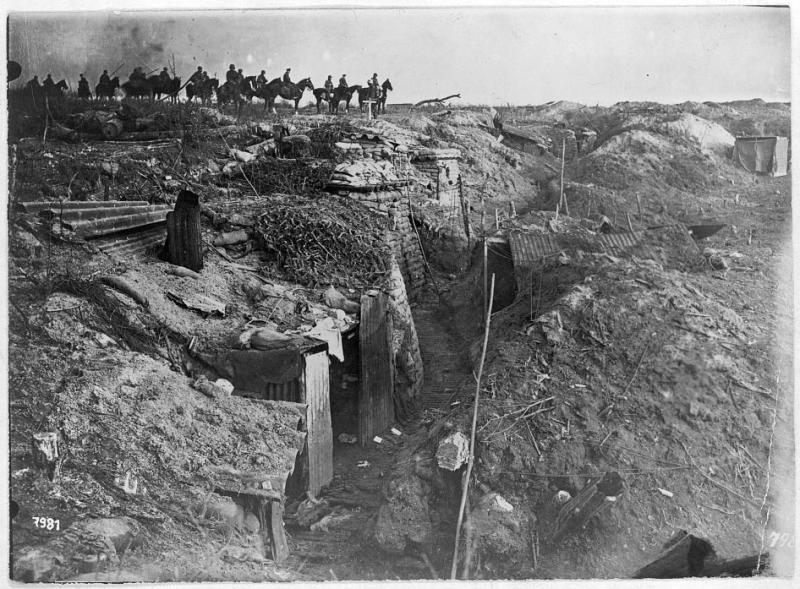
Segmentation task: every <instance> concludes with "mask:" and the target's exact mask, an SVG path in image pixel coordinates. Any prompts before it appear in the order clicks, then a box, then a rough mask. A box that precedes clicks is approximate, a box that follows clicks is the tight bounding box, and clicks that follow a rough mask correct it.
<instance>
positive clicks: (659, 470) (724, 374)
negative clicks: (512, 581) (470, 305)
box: [474, 181, 793, 578]
mask: <svg viewBox="0 0 800 589" xmlns="http://www.w3.org/2000/svg"><path fill="white" fill-rule="evenodd" d="M775 185H778V186H781V188H782V189H784V187H785V183H783V182H780V181H776V182H775V183H774V184H773V186H775ZM774 190H775V189H774V188H769V187H768V186H763V187H761V191H760V192H759V193H756V194H752V193H751V196H750V199H748V204H749V205H750V206H748V207H746V208H744V207H743V208H740V209H739V212H738V222H740V223H741V222H742V218H743V217H742V215H745V216H746V217H747V218H749V219H750V220H751V221H754V222H755V223H757V226H758V228H759V229H758V235H759V243H758V244H755V243H753V244H752V245H750V246H748V244H747V238H746V237H744V236H742V235H741V233H737V234H735V235H734V234H732V233H725V234H723V235H719V236H716V237H715V238H714V239H713V240H712V241H711V242H710V243H709V245H710V247H712V248H720V249H721V250H722V251H723V252H727V253H725V254H724V255H727V256H729V257H728V259H729V260H730V265H731V266H732V267H733V269H731V270H728V271H726V272H719V271H712V270H711V269H710V268H707V269H705V270H702V269H701V270H695V271H690V272H684V271H680V270H666V269H664V268H663V267H662V266H660V265H659V264H657V263H655V262H652V261H647V260H636V259H632V260H609V259H608V258H606V257H604V256H595V255H586V256H584V257H583V258H578V257H574V256H572V257H570V258H568V259H563V258H562V259H561V260H559V261H558V262H555V263H553V264H550V265H548V266H545V267H544V268H543V269H542V270H543V271H542V273H541V277H542V278H541V280H542V282H541V283H540V287H539V289H538V292H539V295H540V296H537V295H536V294H534V300H533V301H528V300H527V297H523V298H522V300H520V301H519V303H518V304H515V305H514V306H512V307H509V308H508V309H507V310H504V311H501V312H500V313H499V314H497V316H496V317H495V318H493V329H492V333H493V335H492V338H491V340H490V345H489V348H490V359H489V361H488V363H487V367H486V369H485V372H486V374H487V375H490V376H489V377H488V378H489V379H490V380H489V382H487V386H489V383H491V388H490V389H488V390H487V391H486V393H485V395H484V397H483V401H482V406H481V412H480V416H479V428H478V441H479V450H478V451H479V457H478V466H477V471H478V474H477V475H476V478H477V483H476V487H477V486H479V485H480V484H481V483H485V484H486V485H488V486H490V487H491V488H492V490H494V491H497V492H499V493H501V495H502V496H503V497H505V498H506V499H507V500H508V501H509V502H510V503H511V504H512V505H513V506H514V508H515V510H519V512H520V513H519V514H518V516H517V517H518V519H519V520H520V521H525V520H526V517H528V515H527V514H530V513H531V512H535V513H536V514H537V515H538V516H539V517H540V519H541V517H542V514H546V513H547V511H548V508H550V507H549V506H551V505H552V504H553V500H554V496H555V493H556V491H558V490H566V491H568V492H569V493H571V494H572V495H574V494H575V493H576V492H577V491H578V490H580V489H581V488H582V487H583V486H585V485H586V484H587V483H588V482H589V481H590V480H591V477H592V476H598V475H599V474H602V473H603V472H604V471H608V470H616V471H618V472H620V473H621V474H622V476H623V478H624V479H625V485H626V491H625V493H624V494H623V496H622V498H621V499H620V500H619V501H618V502H617V503H615V504H614V505H613V506H612V507H611V508H610V509H609V510H608V511H607V512H606V515H603V516H600V517H598V518H597V519H596V520H595V521H594V522H593V523H590V524H589V526H588V527H587V528H586V530H585V531H584V532H580V533H579V534H578V535H577V537H576V538H573V539H572V540H567V541H565V542H564V543H563V544H562V545H561V546H559V547H548V546H544V545H543V546H542V547H541V556H540V558H539V566H538V568H537V569H536V570H532V569H530V570H528V571H527V573H526V572H523V571H522V569H521V568H519V567H518V566H517V564H514V565H513V566H511V567H509V569H508V570H504V571H502V572H501V573H500V575H501V576H502V575H503V574H504V573H505V574H513V575H518V574H519V575H523V576H524V575H526V574H529V575H534V576H542V577H570V578H571V577H619V576H623V577H624V576H628V575H630V574H632V573H633V571H634V570H636V569H637V568H638V567H639V566H641V565H643V564H644V563H646V562H647V561H648V560H650V559H652V558H653V556H654V555H655V553H657V552H658V548H659V547H660V546H661V544H663V542H665V541H666V540H667V539H668V538H669V536H670V535H671V534H672V533H673V532H674V531H676V530H678V529H687V530H690V531H693V533H695V534H697V535H699V536H701V537H704V538H707V539H709V540H710V541H711V542H712V544H713V545H714V547H715V548H716V550H717V552H718V554H720V555H721V556H723V557H725V558H733V557H738V556H744V555H748V554H755V553H758V552H760V551H764V550H765V549H768V548H775V546H771V545H770V539H769V538H770V537H772V540H771V542H772V543H773V544H775V537H776V536H771V535H770V534H772V533H775V532H774V531H775V530H776V529H778V530H782V529H783V527H784V525H785V523H784V519H783V518H784V516H783V515H774V513H775V512H774V511H773V512H772V513H773V517H772V518H771V519H770V522H769V523H768V524H767V523H766V522H767V517H768V511H767V509H766V508H765V506H769V505H774V504H775V501H776V497H777V498H779V495H780V494H782V493H783V490H779V491H776V486H777V487H779V488H783V489H785V485H787V484H790V483H791V480H793V479H792V477H791V475H789V476H788V477H787V476H786V475H784V473H786V472H787V470H786V469H789V470H791V469H790V466H789V465H790V464H791V458H790V457H791V456H792V453H791V450H790V449H788V448H786V445H788V446H789V447H791V442H790V440H791V433H790V432H791V430H792V426H791V419H790V418H789V417H788V415H787V416H785V417H784V416H783V415H784V414H783V411H784V410H785V409H783V408H784V407H787V408H788V406H790V405H791V398H792V395H791V391H792V384H791V377H790V375H789V374H787V373H786V370H787V368H786V366H787V365H786V362H787V354H790V350H789V349H786V348H782V347H781V346H780V345H779V346H776V345H775V339H776V337H777V339H778V340H779V341H786V340H787V338H789V337H790V333H789V332H788V329H789V325H790V323H791V321H790V319H789V317H790V309H789V307H788V299H787V298H786V296H785V294H784V295H782V296H781V298H780V299H777V300H774V301H773V299H772V295H773V293H775V292H776V291H778V289H779V286H780V285H781V284H786V283H787V280H790V278H789V276H788V275H787V274H786V272H787V262H788V258H787V257H786V256H788V251H786V250H785V243H786V241H785V240H786V237H787V235H788V233H787V230H788V223H787V221H788V219H787V217H786V210H785V209H783V210H782V211H780V210H776V209H775V208H774V203H773V202H772V201H769V200H768V201H764V200H763V199H764V198H765V196H766V195H767V194H769V193H770V192H772V193H774ZM730 216H733V213H731V214H730ZM535 278H537V277H535ZM531 309H536V310H537V312H536V313H535V314H534V315H533V320H532V319H531V315H530V310H531ZM489 391H491V395H492V398H487V396H486V395H489V394H490V392H489ZM526 407H527V408H528V409H527V410H526ZM539 410H541V411H539ZM537 412H538V413H537ZM524 415H527V417H522V416H524ZM776 427H777V430H776V431H775V428H776ZM773 431H775V433H774V434H773ZM786 436H789V437H788V438H787V437H786ZM779 439H782V440H784V442H781V443H776V441H777V440H779ZM777 457H780V461H781V462H780V464H781V466H776V460H778V458H777ZM770 458H771V462H770ZM768 470H769V471H770V474H772V476H773V477H776V479H777V481H780V483H777V482H773V484H772V486H771V487H770V486H768V482H769V478H768ZM659 489H664V490H666V491H669V493H671V495H669V496H666V494H663V493H661V492H660V491H659ZM786 508H787V503H786V502H785V501H784V502H783V510H784V511H782V512H781V513H786V511H785V510H786ZM550 509H552V508H550ZM791 515H792V514H791V509H790V510H789V513H787V514H786V517H791ZM540 525H541V526H543V527H542V528H540V532H541V534H542V536H544V535H545V534H546V533H547V530H548V527H547V526H548V525H549V524H548V520H547V519H546V518H545V519H544V520H543V521H541V522H540ZM765 526H767V528H766V530H767V531H766V532H764V530H765ZM775 534H777V533H775ZM765 538H766V540H765ZM520 550H527V548H525V547H522V548H520ZM514 554H515V558H508V559H507V560H508V561H509V562H511V563H517V562H518V561H519V562H524V561H525V560H526V558H525V555H524V554H518V553H514ZM488 556H489V555H488V554H487V558H486V561H489V558H488ZM523 568H524V567H523ZM782 570H783V571H784V573H785V572H786V569H785V568H784V569H782ZM496 574H498V573H497V571H493V572H490V571H488V570H486V571H483V572H481V571H480V570H479V571H475V572H474V575H475V578H480V577H481V575H489V576H492V577H493V576H495V575H496Z"/></svg>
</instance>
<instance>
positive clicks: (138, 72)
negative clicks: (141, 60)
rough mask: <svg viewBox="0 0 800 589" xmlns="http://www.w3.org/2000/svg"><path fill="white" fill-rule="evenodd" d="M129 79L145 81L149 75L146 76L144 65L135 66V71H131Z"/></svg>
mask: <svg viewBox="0 0 800 589" xmlns="http://www.w3.org/2000/svg"><path fill="white" fill-rule="evenodd" d="M128 79H129V80H130V81H131V82H134V81H136V80H141V81H144V80H147V76H145V74H144V72H143V71H142V66H140V65H137V66H136V67H135V68H133V71H132V72H131V75H130V76H128Z"/></svg>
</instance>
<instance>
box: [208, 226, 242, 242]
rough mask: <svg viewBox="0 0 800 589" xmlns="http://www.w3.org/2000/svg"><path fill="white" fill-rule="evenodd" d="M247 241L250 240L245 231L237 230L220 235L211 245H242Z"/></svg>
mask: <svg viewBox="0 0 800 589" xmlns="http://www.w3.org/2000/svg"><path fill="white" fill-rule="evenodd" d="M248 239H250V234H249V233H248V232H247V231H246V230H245V229H239V230H237V231H229V232H227V233H220V234H219V235H217V236H216V237H215V238H214V241H212V242H211V243H212V244H213V245H236V244H237V243H244V242H245V241H247V240H248Z"/></svg>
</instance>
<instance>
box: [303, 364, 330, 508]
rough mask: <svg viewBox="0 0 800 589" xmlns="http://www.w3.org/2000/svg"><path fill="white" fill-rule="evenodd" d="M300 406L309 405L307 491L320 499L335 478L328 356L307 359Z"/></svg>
mask: <svg viewBox="0 0 800 589" xmlns="http://www.w3.org/2000/svg"><path fill="white" fill-rule="evenodd" d="M304 360H305V362H304V364H305V366H304V368H303V374H302V376H301V382H300V395H301V400H300V401H301V402H302V403H305V404H306V405H307V409H306V430H307V432H308V437H307V440H308V446H307V447H308V491H309V492H310V493H312V494H313V495H314V496H317V495H318V494H319V492H320V490H321V489H322V487H324V486H325V485H327V484H328V483H329V482H331V479H332V478H333V428H332V427H331V400H330V397H331V395H330V372H329V367H328V365H329V362H330V361H329V360H328V353H327V352H317V353H314V354H306V355H304Z"/></svg>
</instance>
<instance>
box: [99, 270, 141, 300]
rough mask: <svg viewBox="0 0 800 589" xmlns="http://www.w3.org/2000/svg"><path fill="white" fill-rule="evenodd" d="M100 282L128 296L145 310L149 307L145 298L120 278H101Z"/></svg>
mask: <svg viewBox="0 0 800 589" xmlns="http://www.w3.org/2000/svg"><path fill="white" fill-rule="evenodd" d="M102 281H103V282H104V283H105V284H107V285H108V286H110V287H112V288H115V289H116V290H118V291H119V292H121V293H122V294H126V295H128V296H129V297H131V298H132V299H133V300H134V301H136V302H137V303H139V304H140V305H141V306H142V307H145V308H147V307H149V306H150V301H148V300H147V297H146V296H145V295H143V294H142V293H141V292H139V291H138V290H136V288H134V287H133V285H132V284H131V283H130V282H128V281H127V280H125V279H124V278H123V277H122V276H103V278H102Z"/></svg>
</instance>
